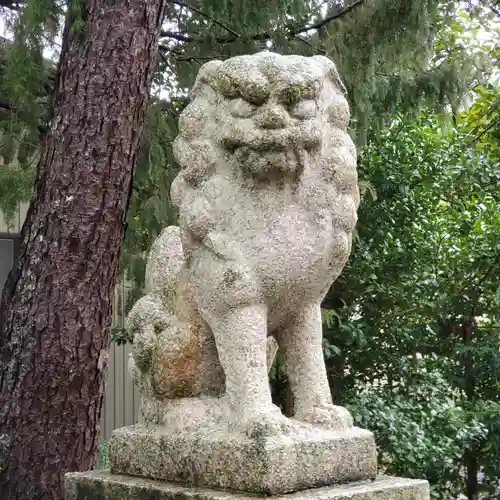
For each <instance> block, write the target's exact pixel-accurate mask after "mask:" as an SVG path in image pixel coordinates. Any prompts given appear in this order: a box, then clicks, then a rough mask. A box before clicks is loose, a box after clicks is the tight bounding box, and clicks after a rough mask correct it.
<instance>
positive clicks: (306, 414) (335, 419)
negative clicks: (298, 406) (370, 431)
mask: <svg viewBox="0 0 500 500" xmlns="http://www.w3.org/2000/svg"><path fill="white" fill-rule="evenodd" d="M294 419H295V420H300V421H301V422H306V423H308V424H312V425H317V426H321V427H328V428H329V429H333V430H341V429H348V428H349V427H352V426H353V420H352V416H351V414H350V413H349V412H348V411H347V410H346V409H345V408H344V407H343V406H334V405H323V406H312V407H309V408H304V410H302V411H301V410H299V411H297V412H296V413H295V415H294Z"/></svg>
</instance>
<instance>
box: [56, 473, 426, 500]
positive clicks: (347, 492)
mask: <svg viewBox="0 0 500 500" xmlns="http://www.w3.org/2000/svg"><path fill="white" fill-rule="evenodd" d="M65 489H66V495H65V500H259V499H262V500H264V499H265V498H268V497H264V496H258V495H253V494H251V495H250V494H245V493H240V492H228V491H221V490H210V489H205V488H194V487H193V488H190V487H187V486H180V485H175V484H171V483H165V482H162V481H154V480H151V479H144V478H138V477H132V476H121V475H115V474H110V473H109V472H107V471H93V472H81V473H78V472H75V473H70V474H66V477H65ZM273 500H429V485H428V483H427V481H421V480H414V479H401V478H396V477H387V476H385V477H384V476H380V477H378V478H376V479H375V480H373V481H361V482H355V483H350V484H348V485H344V486H328V487H323V488H317V489H310V490H304V491H299V492H296V493H292V494H289V495H286V496H281V497H280V496H276V497H273Z"/></svg>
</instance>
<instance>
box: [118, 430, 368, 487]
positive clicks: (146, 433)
mask: <svg viewBox="0 0 500 500" xmlns="http://www.w3.org/2000/svg"><path fill="white" fill-rule="evenodd" d="M108 455H109V464H110V468H111V472H112V473H114V474H125V475H130V476H140V477H146V478H151V479H158V480H161V481H169V482H173V483H186V484H188V485H190V486H203V487H212V488H224V489H230V490H239V491H248V492H253V493H262V494H268V495H277V494H284V493H290V492H293V491H299V490H305V489H309V488H317V487H320V486H328V485H332V484H341V483H348V482H350V481H359V480H365V479H373V478H375V477H376V475H377V453H376V447H375V442H374V439H373V434H372V433H371V432H369V431H366V430H363V429H358V428H350V429H348V430H345V431H341V432H340V431H336V432H334V431H328V430H324V429H318V428H314V427H304V428H303V429H300V430H299V431H297V432H296V433H294V434H292V435H280V436H273V437H262V438H254V439H250V438H248V437H246V436H242V435H238V434H228V433H225V432H217V431H215V430H211V431H210V430H209V429H208V430H204V431H203V432H194V433H192V432H175V433H174V432H171V431H168V430H167V428H165V427H147V426H141V425H135V426H131V427H123V428H121V429H117V430H115V431H114V432H113V436H112V438H111V440H110V442H109V448H108Z"/></svg>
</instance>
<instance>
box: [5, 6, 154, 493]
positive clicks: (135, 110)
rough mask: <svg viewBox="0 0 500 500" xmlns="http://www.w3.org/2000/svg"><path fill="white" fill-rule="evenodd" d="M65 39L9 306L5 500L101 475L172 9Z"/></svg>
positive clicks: (111, 20) (97, 22) (102, 13)
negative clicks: (155, 90)
mask: <svg viewBox="0 0 500 500" xmlns="http://www.w3.org/2000/svg"><path fill="white" fill-rule="evenodd" d="M81 4H83V7H84V12H83V21H84V23H85V25H84V29H83V30H82V31H80V32H77V31H75V30H72V29H68V28H67V29H66V31H65V34H64V38H63V47H62V54H61V60H60V63H59V71H58V83H57V88H56V96H55V102H54V118H53V121H52V126H51V129H50V131H49V133H48V135H47V137H46V138H45V140H44V144H43V147H42V155H41V159H40V162H39V164H38V175H37V182H36V197H35V198H34V200H33V201H32V203H31V205H30V208H29V211H28V216H27V220H26V222H25V224H24V226H23V230H22V235H21V239H22V243H21V248H20V257H19V259H18V260H17V262H16V264H15V265H14V269H13V270H12V272H11V274H10V276H9V278H8V281H7V283H6V287H5V290H4V295H3V298H2V305H1V313H0V318H1V329H0V463H1V467H2V470H1V472H0V498H1V499H5V500H7V499H8V500H54V499H57V500H60V499H61V498H62V497H63V493H62V484H63V476H64V473H65V472H67V471H78V470H86V469H90V468H92V467H93V466H94V465H95V460H96V455H97V449H98V441H99V436H98V431H99V421H100V414H101V405H102V400H103V390H104V375H105V372H106V367H107V358H108V349H109V337H110V326H111V320H112V310H111V305H112V296H113V291H114V286H115V281H116V273H117V266H118V260H119V256H120V250H121V246H122V241H123V236H124V230H125V222H124V221H125V215H126V211H127V205H128V199H129V193H130V189H131V183H132V174H133V168H134V166H135V162H136V157H137V153H138V149H139V145H140V139H141V133H142V129H143V124H144V121H145V114H146V111H147V106H148V100H149V90H150V85H151V81H152V76H153V72H154V69H155V59H156V51H157V46H158V39H159V33H160V25H161V20H162V14H163V5H162V1H161V0H149V1H147V2H145V1H144V0H114V1H111V2H110V1H105V0H86V1H83V2H81Z"/></svg>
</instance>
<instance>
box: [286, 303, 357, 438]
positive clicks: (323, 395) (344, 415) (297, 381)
mask: <svg viewBox="0 0 500 500" xmlns="http://www.w3.org/2000/svg"><path fill="white" fill-rule="evenodd" d="M276 337H277V341H278V345H279V349H280V352H281V354H282V356H283V359H284V361H285V368H286V372H287V375H288V378H289V380H290V384H291V387H292V393H293V396H294V418H295V419H296V420H300V421H302V422H307V423H311V424H317V425H322V426H326V427H330V428H333V429H342V428H346V427H351V426H352V417H351V415H350V414H349V412H348V411H347V410H346V409H345V408H343V407H341V406H334V405H333V403H332V396H331V392H330V387H329V385H328V378H327V375H326V367H325V361H324V357H323V347H322V339H323V332H322V324H321V308H320V304H319V303H318V304H311V305H308V306H306V307H304V308H303V309H302V310H301V311H300V312H299V314H297V315H295V316H294V317H293V319H292V320H291V322H290V323H289V325H288V327H287V328H285V329H283V330H281V331H279V332H277V334H276Z"/></svg>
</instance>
